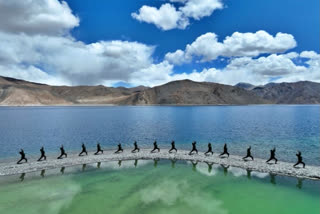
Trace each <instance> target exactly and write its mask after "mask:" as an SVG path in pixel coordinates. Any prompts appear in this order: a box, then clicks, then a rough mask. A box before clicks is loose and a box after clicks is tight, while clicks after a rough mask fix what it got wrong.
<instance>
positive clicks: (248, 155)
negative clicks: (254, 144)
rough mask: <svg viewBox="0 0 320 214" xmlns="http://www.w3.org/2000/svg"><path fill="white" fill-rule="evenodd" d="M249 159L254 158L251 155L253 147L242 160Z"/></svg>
mask: <svg viewBox="0 0 320 214" xmlns="http://www.w3.org/2000/svg"><path fill="white" fill-rule="evenodd" d="M247 158H251V160H253V156H252V155H251V146H250V147H249V148H248V149H247V155H246V156H245V157H243V158H242V160H246V159H247Z"/></svg>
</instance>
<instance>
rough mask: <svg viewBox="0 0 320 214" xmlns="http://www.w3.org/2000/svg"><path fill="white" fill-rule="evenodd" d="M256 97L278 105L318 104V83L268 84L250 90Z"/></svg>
mask: <svg viewBox="0 0 320 214" xmlns="http://www.w3.org/2000/svg"><path fill="white" fill-rule="evenodd" d="M251 91H252V92H254V93H255V94H257V95H258V96H260V97H262V98H264V99H267V100H272V101H274V102H275V103H278V104H320V83H315V82H310V81H301V82H295V83H269V84H267V85H264V86H258V87H255V88H253V89H252V90H251Z"/></svg>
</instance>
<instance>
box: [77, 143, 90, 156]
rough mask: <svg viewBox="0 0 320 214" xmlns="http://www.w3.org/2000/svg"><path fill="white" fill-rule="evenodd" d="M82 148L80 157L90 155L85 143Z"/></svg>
mask: <svg viewBox="0 0 320 214" xmlns="http://www.w3.org/2000/svg"><path fill="white" fill-rule="evenodd" d="M81 147H82V151H81V152H80V154H79V156H82V154H83V153H84V154H86V155H88V152H87V148H86V146H85V145H84V143H83V144H82V145H81Z"/></svg>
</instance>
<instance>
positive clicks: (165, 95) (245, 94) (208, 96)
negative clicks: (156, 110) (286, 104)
mask: <svg viewBox="0 0 320 214" xmlns="http://www.w3.org/2000/svg"><path fill="white" fill-rule="evenodd" d="M264 103H272V102H270V101H266V100H264V99H262V98H260V97H258V96H257V95H255V94H254V93H252V92H250V91H247V90H245V89H242V88H238V87H233V86H229V85H222V84H217V83H209V82H194V81H191V80H180V81H173V82H169V83H167V84H164V85H161V86H156V87H153V88H149V89H146V90H144V91H141V92H139V93H135V94H132V95H131V96H130V97H129V98H127V99H125V100H123V101H122V102H121V104H125V105H149V104H178V105H179V104H180V105H184V104H188V105H193V104H194V105H210V104H212V105H226V104H232V105H245V104H264Z"/></svg>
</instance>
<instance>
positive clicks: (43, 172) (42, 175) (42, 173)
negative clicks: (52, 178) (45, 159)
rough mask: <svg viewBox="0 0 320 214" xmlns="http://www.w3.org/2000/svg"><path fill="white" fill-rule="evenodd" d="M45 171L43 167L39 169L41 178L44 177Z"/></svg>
mask: <svg viewBox="0 0 320 214" xmlns="http://www.w3.org/2000/svg"><path fill="white" fill-rule="evenodd" d="M45 173H46V170H45V169H43V170H41V173H40V176H41V177H42V178H44V175H45Z"/></svg>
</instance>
